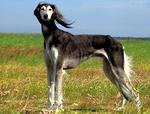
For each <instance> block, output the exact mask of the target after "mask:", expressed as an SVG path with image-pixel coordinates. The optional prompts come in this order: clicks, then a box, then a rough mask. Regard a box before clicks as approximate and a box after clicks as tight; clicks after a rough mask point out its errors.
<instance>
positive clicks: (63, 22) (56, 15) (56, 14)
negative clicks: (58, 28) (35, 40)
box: [51, 5, 72, 28]
mask: <svg viewBox="0 0 150 114" xmlns="http://www.w3.org/2000/svg"><path fill="white" fill-rule="evenodd" d="M51 7H52V8H53V10H54V14H53V19H54V20H56V21H57V22H58V23H59V24H60V25H62V26H64V27H66V28H72V27H71V26H70V25H71V24H72V23H68V22H67V21H66V20H65V18H64V17H63V15H62V14H61V13H60V12H59V10H58V9H57V7H56V6H55V5H51Z"/></svg>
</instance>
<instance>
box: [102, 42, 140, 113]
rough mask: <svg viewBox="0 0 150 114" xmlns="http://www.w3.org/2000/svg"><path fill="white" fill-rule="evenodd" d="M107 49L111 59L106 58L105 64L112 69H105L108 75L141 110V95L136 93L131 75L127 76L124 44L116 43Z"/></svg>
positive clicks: (138, 109)
mask: <svg viewBox="0 0 150 114" xmlns="http://www.w3.org/2000/svg"><path fill="white" fill-rule="evenodd" d="M106 51H107V54H108V58H109V59H107V62H106V60H105V65H107V66H108V67H109V68H110V69H111V70H110V71H108V70H105V71H106V72H107V73H106V74H107V77H108V78H109V79H110V80H111V81H112V82H113V83H114V84H115V85H116V86H117V88H118V89H119V91H120V92H121V93H122V95H123V96H124V98H126V99H127V100H129V101H132V102H133V103H134V104H135V105H136V107H137V111H140V108H141V107H140V105H141V103H140V100H139V96H138V94H137V93H136V91H135V89H134V87H133V86H132V84H131V82H130V79H129V77H128V76H127V73H125V69H124V63H125V62H124V51H123V48H122V46H121V45H119V44H116V45H113V46H112V47H109V49H108V50H106ZM105 69H106V68H105ZM108 75H109V76H108ZM124 98H122V103H121V105H120V106H121V107H120V108H123V106H124V104H125V100H124Z"/></svg>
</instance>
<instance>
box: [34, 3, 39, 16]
mask: <svg viewBox="0 0 150 114" xmlns="http://www.w3.org/2000/svg"><path fill="white" fill-rule="evenodd" d="M39 10H40V8H39V5H38V6H37V7H36V8H35V10H34V15H35V16H36V17H38V16H39Z"/></svg>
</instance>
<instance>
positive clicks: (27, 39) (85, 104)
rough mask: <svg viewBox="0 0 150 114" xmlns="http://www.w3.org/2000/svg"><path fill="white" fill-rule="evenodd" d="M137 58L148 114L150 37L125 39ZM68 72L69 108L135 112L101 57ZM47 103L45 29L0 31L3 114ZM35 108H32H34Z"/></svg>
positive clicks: (82, 113)
mask: <svg viewBox="0 0 150 114" xmlns="http://www.w3.org/2000/svg"><path fill="white" fill-rule="evenodd" d="M121 42H122V44H123V45H124V46H125V50H126V53H127V54H128V55H129V56H131V57H132V59H133V69H134V71H135V73H136V75H135V76H134V80H133V83H134V86H135V87H136V88H137V89H138V91H139V93H140V96H141V100H142V104H143V108H142V113H143V114H149V113H150V91H149V90H150V83H149V80H150V59H149V58H150V40H121ZM68 74H69V75H67V76H64V109H65V110H64V112H62V113H64V114H114V113H116V114H136V111H135V107H134V105H132V104H131V103H128V104H127V106H126V110H125V111H124V112H122V113H117V112H114V111H113V110H112V109H113V107H115V106H116V104H117V103H118V102H119V101H118V97H117V92H118V91H117V89H116V88H115V87H114V86H113V85H112V84H111V83H110V81H109V80H108V79H107V78H106V77H105V75H104V73H103V70H102V62H100V61H99V60H96V59H90V60H88V61H86V62H84V63H82V64H80V65H79V66H78V67H77V68H75V69H73V70H69V71H68ZM43 108H47V76H46V68H45V65H44V59H43V38H42V36H41V35H40V34H0V114H20V113H21V112H24V113H25V112H26V113H27V111H28V112H32V114H37V113H38V112H39V111H41V110H42V109H43ZM29 114H31V113H29Z"/></svg>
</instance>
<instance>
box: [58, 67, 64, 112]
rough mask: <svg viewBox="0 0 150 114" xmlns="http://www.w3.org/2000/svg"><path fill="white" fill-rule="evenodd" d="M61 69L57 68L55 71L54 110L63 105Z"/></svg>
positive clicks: (59, 108)
mask: <svg viewBox="0 0 150 114" xmlns="http://www.w3.org/2000/svg"><path fill="white" fill-rule="evenodd" d="M62 83H63V70H62V69H58V70H57V72H56V110H57V111H59V110H61V109H62V107H63V86H62V85H63V84H62Z"/></svg>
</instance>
